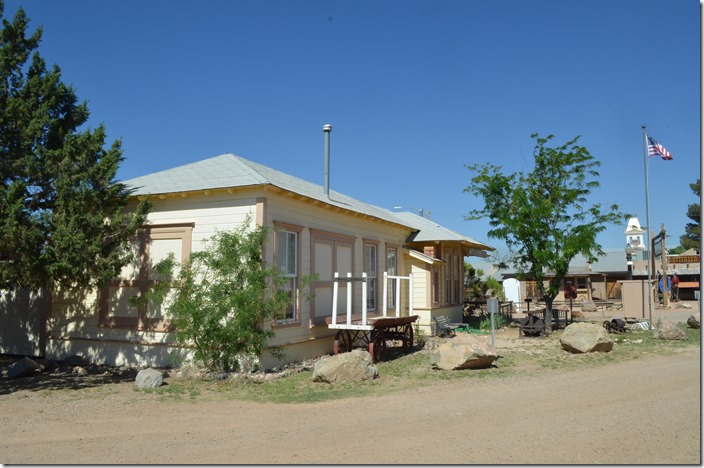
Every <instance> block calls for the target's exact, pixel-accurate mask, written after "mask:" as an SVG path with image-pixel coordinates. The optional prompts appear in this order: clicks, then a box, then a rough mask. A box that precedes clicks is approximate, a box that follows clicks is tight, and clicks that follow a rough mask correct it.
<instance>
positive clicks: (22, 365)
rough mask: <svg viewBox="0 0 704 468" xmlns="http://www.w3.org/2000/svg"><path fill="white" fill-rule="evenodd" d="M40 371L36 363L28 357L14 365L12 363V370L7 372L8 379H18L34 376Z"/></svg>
mask: <svg viewBox="0 0 704 468" xmlns="http://www.w3.org/2000/svg"><path fill="white" fill-rule="evenodd" d="M39 370H40V367H39V364H37V362H36V361H33V360H32V359H30V358H28V357H23V358H22V359H20V360H19V361H15V362H14V363H12V365H11V366H10V369H9V370H8V372H7V378H9V379H16V378H18V377H27V376H30V375H34V374H35V373H37V372H39Z"/></svg>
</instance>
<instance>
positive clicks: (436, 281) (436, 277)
mask: <svg viewBox="0 0 704 468" xmlns="http://www.w3.org/2000/svg"><path fill="white" fill-rule="evenodd" d="M432 287H433V290H432V296H433V304H437V303H439V302H440V296H439V294H438V293H439V291H440V272H439V271H438V270H436V269H435V267H433V286H432Z"/></svg>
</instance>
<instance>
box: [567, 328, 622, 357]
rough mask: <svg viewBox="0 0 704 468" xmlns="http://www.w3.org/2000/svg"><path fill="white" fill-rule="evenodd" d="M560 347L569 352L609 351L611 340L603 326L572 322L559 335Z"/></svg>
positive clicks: (611, 344)
mask: <svg viewBox="0 0 704 468" xmlns="http://www.w3.org/2000/svg"><path fill="white" fill-rule="evenodd" d="M560 344H561V345H562V349H564V350H565V351H569V352H571V353H593V352H607V353H608V352H609V351H611V350H612V349H613V342H612V341H611V338H609V334H608V333H607V331H606V330H605V329H604V327H603V326H599V325H595V324H593V323H585V322H580V323H572V324H570V325H568V326H567V328H565V331H564V332H563V333H562V336H561V337H560Z"/></svg>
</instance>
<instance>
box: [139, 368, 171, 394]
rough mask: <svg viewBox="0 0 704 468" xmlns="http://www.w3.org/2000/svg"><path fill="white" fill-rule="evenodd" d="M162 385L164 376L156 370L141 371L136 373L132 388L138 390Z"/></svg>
mask: <svg viewBox="0 0 704 468" xmlns="http://www.w3.org/2000/svg"><path fill="white" fill-rule="evenodd" d="M163 383H164V375H163V374H162V373H161V372H160V371H158V370H156V369H152V368H151V367H150V368H149V369H142V370H141V371H139V372H138V373H137V378H136V379H135V381H134V386H135V387H137V388H139V389H146V388H157V387H160V386H161V385H162V384H163Z"/></svg>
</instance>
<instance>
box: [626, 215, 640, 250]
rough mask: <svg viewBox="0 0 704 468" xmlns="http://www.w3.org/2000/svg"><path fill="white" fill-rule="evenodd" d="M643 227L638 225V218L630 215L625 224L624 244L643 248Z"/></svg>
mask: <svg viewBox="0 0 704 468" xmlns="http://www.w3.org/2000/svg"><path fill="white" fill-rule="evenodd" d="M643 232H644V229H643V228H642V227H641V226H640V222H639V221H638V218H636V217H635V216H633V217H631V218H630V219H629V220H628V224H626V231H625V232H624V234H625V235H626V244H628V245H630V246H631V247H635V248H636V249H638V250H645V243H644V240H643Z"/></svg>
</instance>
